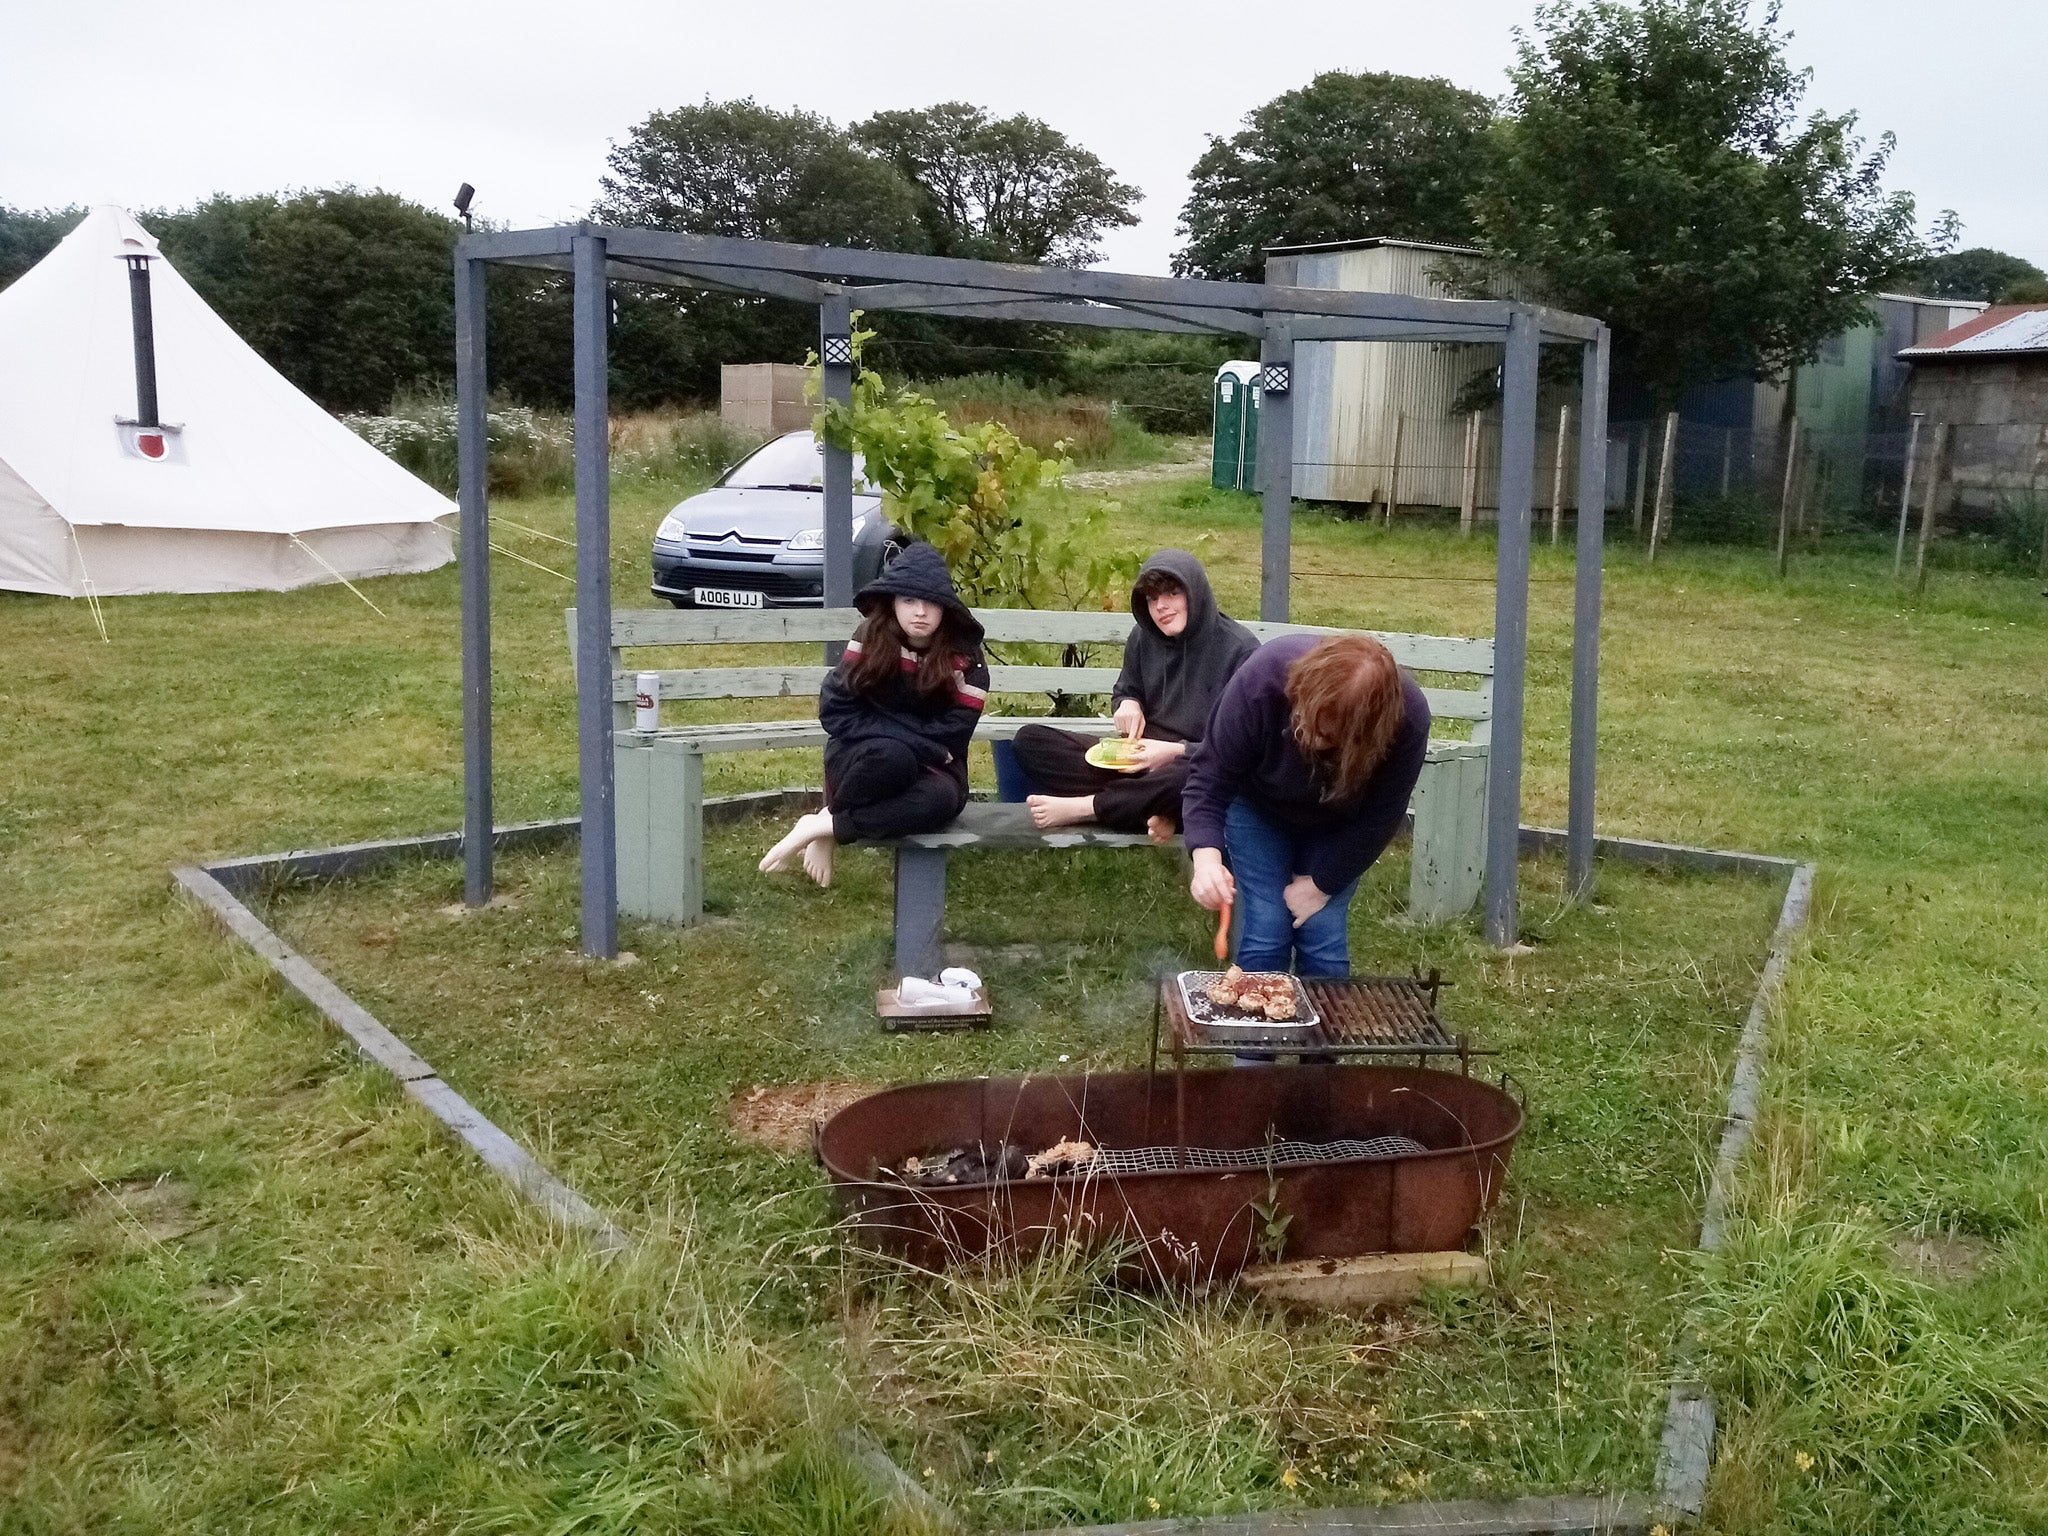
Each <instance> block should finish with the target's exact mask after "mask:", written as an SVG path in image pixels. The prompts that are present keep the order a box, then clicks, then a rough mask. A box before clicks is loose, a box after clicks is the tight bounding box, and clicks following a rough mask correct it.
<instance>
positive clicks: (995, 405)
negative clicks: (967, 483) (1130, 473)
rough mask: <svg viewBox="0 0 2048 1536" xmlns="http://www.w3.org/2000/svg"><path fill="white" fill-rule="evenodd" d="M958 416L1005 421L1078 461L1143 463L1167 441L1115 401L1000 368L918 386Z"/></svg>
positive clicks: (1044, 447) (1042, 448) (1043, 447)
mask: <svg viewBox="0 0 2048 1536" xmlns="http://www.w3.org/2000/svg"><path fill="white" fill-rule="evenodd" d="M916 387H917V388H918V389H919V390H921V391H922V392H924V393H925V394H928V395H930V396H931V397H932V398H933V399H934V400H936V401H938V403H939V406H940V408H941V409H943V410H944V411H945V413H946V415H947V417H948V418H950V419H951V420H953V421H957V422H962V423H965V422H977V421H1000V422H1002V423H1003V425H1004V426H1006V427H1008V428H1009V429H1010V430H1011V431H1012V432H1015V433H1016V434H1017V436H1018V437H1020V438H1022V439H1023V440H1024V441H1025V442H1026V443H1028V444H1030V445H1031V446H1032V447H1033V448H1036V449H1037V450H1038V451H1039V452H1040V453H1046V454H1050V453H1053V452H1055V451H1061V452H1064V453H1065V454H1066V455H1067V456H1068V457H1070V458H1072V459H1073V460H1074V461H1075V462H1076V463H1077V464H1142V463H1148V462H1151V461H1153V460H1156V459H1160V458H1164V457H1165V456H1166V454H1167V452H1168V445H1167V444H1166V443H1165V442H1164V441H1162V440H1161V439H1159V438H1156V437H1154V436H1153V435H1152V434H1151V433H1150V432H1147V431H1146V430H1145V428H1144V427H1142V426H1141V425H1139V423H1138V420H1137V418H1136V417H1134V416H1133V415H1131V414H1130V413H1129V412H1127V411H1121V410H1119V409H1118V408H1117V407H1116V405H1115V404H1114V402H1112V401H1109V400H1103V399H1091V398H1088V397H1085V396H1074V395H1064V394H1060V393H1058V392H1056V391H1054V390H1052V389H1049V388H1047V387H1045V386H1043V385H1035V384H1025V383H1022V382H1020V381H1018V380H1016V379H1013V378H1009V377H1007V376H1006V375H1003V374H999V373H969V374H962V375H960V376H959V377H957V378H950V379H941V380H938V381H936V382H933V383H923V384H919V385H917V386H916Z"/></svg>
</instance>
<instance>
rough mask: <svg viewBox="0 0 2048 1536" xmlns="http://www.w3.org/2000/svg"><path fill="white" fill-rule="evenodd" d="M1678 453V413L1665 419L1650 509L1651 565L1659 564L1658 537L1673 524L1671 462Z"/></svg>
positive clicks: (1672, 412) (1670, 414)
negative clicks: (1662, 443)
mask: <svg viewBox="0 0 2048 1536" xmlns="http://www.w3.org/2000/svg"><path fill="white" fill-rule="evenodd" d="M1677 452H1678V412H1676V411H1671V412H1669V413H1668V414H1666V416H1665V417H1664V451H1663V453H1662V455H1661V456H1660V459H1659V462H1658V465H1657V501H1656V504H1655V505H1654V506H1652V507H1651V508H1650V564H1652V565H1655V564H1656V563H1657V536H1658V534H1659V533H1660V532H1666V531H1668V529H1669V526H1670V522H1671V495H1672V490H1671V460H1672V458H1673V457H1674V456H1675V455H1676V454H1677Z"/></svg>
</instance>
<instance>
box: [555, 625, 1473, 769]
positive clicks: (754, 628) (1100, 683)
mask: <svg viewBox="0 0 2048 1536" xmlns="http://www.w3.org/2000/svg"><path fill="white" fill-rule="evenodd" d="M974 616H975V618H977V619H979V620H980V621H981V624H982V626H983V628H984V629H985V630H986V631H987V635H988V638H989V640H990V641H992V642H994V643H995V644H996V645H997V646H998V647H1000V646H1001V645H1002V644H1003V643H1004V642H1005V641H1007V642H1010V643H1012V644H1024V643H1040V644H1054V645H1079V644H1090V643H1093V644H1101V645H1116V646H1119V647H1120V646H1122V644H1123V643H1124V639H1125V637H1126V636H1127V635H1129V634H1130V632H1131V630H1132V628H1133V627H1134V626H1135V625H1136V624H1137V622H1138V621H1137V620H1136V619H1135V618H1134V617H1133V616H1132V615H1131V614H1129V613H1070V612H1061V611H1058V610H1054V609H1040V608H977V609H975V610H974ZM565 617H566V618H567V620H568V626H569V655H570V659H571V661H572V662H573V661H574V660H575V656H576V610H575V609H574V608H571V609H568V610H567V611H566V614H565ZM859 622H860V614H859V613H858V612H856V611H855V610H854V609H852V608H783V609H768V610H758V611H753V612H733V611H715V610H706V609H701V608H698V609H679V608H621V609H617V610H615V611H614V612H613V614H612V645H611V674H612V700H613V703H614V704H615V705H618V706H621V707H622V708H623V709H630V706H631V705H632V702H633V692H634V688H635V687H636V679H637V677H638V674H639V673H640V672H641V671H644V670H653V669H648V668H638V667H628V666H626V665H625V663H624V661H623V659H622V658H621V656H620V652H622V651H624V650H628V649H644V648H647V647H655V646H686V645H723V646H730V645H770V644H774V645H787V644H791V643H796V644H804V643H818V644H822V643H825V642H828V641H844V640H849V639H851V638H852V637H853V631H854V627H855V626H856V625H857V624H859ZM1243 622H1244V626H1245V628H1247V629H1249V630H1250V631H1251V632H1252V633H1253V634H1255V635H1257V636H1258V637H1259V638H1260V639H1261V640H1270V639H1272V638H1273V637H1274V636H1276V635H1341V634H1353V633H1364V634H1370V635H1372V636H1373V637H1374V638H1376V639H1378V640H1379V641H1380V642H1381V643H1382V644H1384V645H1385V646H1386V647H1387V649H1388V650H1389V651H1391V652H1392V653H1393V655H1394V659H1395V660H1396V661H1397V662H1399V663H1400V664H1401V665H1402V666H1404V667H1407V668H1409V669H1410V670H1411V671H1415V672H1436V673H1449V674H1452V675H1454V676H1458V677H1460V678H1470V679H1471V680H1472V685H1471V686H1470V687H1466V688H1439V687H1425V688H1424V689H1423V692H1424V693H1425V694H1426V695H1427V696H1428V698H1429V708H1430V713H1431V714H1432V715H1434V716H1435V717H1436V718H1437V719H1439V720H1467V721H1470V722H1471V724H1472V739H1473V740H1474V741H1475V742H1480V743H1484V742H1486V741H1487V739H1488V736H1489V734H1490V731H1491V728H1492V719H1493V642H1492V641H1491V640H1467V639H1458V638H1455V637H1452V636H1448V635H1407V634H1392V633H1387V632H1385V631H1381V630H1364V631H1354V630H1344V629H1336V628H1332V627H1330V626H1327V625H1319V624H1273V623H1266V622H1263V621H1259V622H1255V621H1252V620H1245V621H1243ZM1120 670H1121V667H1120V666H1108V667H1061V666H1012V665H1008V664H1003V665H998V664H995V663H993V662H992V663H991V664H990V666H989V681H990V687H991V691H992V692H995V693H1069V694H1083V693H1108V692H1109V690H1110V689H1111V688H1112V687H1113V686H1114V685H1115V683H1116V679H1117V674H1118V672H1119V671H1120ZM825 673H826V668H825V667H824V666H823V665H821V664H818V663H811V664H808V665H806V664H802V663H796V662H776V663H771V664H768V665H763V666H753V667H732V666H711V667H680V668H664V669H661V670H659V671H658V672H657V676H659V678H660V679H661V697H663V698H664V699H764V698H783V697H801V696H804V695H810V696H813V697H815V696H816V694H817V692H818V689H819V688H820V687H821V686H822V685H823V683H824V680H825Z"/></svg>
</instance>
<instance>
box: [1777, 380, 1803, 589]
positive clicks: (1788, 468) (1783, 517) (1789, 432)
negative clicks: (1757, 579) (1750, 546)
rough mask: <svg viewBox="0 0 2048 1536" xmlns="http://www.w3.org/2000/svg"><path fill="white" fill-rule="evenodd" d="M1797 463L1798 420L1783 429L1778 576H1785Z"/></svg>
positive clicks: (1796, 418) (1779, 499) (1793, 418)
mask: <svg viewBox="0 0 2048 1536" xmlns="http://www.w3.org/2000/svg"><path fill="white" fill-rule="evenodd" d="M1798 463H1799V418H1798V417H1797V416H1794V417H1792V418H1791V419H1790V421H1789V423H1788V424H1787V426H1786V429H1785V484H1784V485H1783V487H1782V488H1780V490H1779V492H1778V574H1779V575H1780V576H1783V575H1784V574H1785V558H1786V551H1787V549H1788V547H1789V545H1790V543H1791V538H1792V473H1793V469H1794V467H1795V466H1796V465H1797V464H1798Z"/></svg>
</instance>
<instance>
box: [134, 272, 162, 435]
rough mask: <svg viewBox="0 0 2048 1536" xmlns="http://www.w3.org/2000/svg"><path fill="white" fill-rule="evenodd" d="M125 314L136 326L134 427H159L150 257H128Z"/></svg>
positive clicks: (154, 321) (160, 424) (160, 423)
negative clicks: (150, 297)
mask: <svg viewBox="0 0 2048 1536" xmlns="http://www.w3.org/2000/svg"><path fill="white" fill-rule="evenodd" d="M127 262H128V313H129V316H130V318H131V319H132V320H133V321H134V325H135V424H136V425H137V426H141V427H158V426H162V425H163V423H162V422H160V421H158V420H157V412H156V319H155V317H154V316H153V315H152V314H151V312H150V307H149V258H148V257H147V256H130V257H128V258H127Z"/></svg>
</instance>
